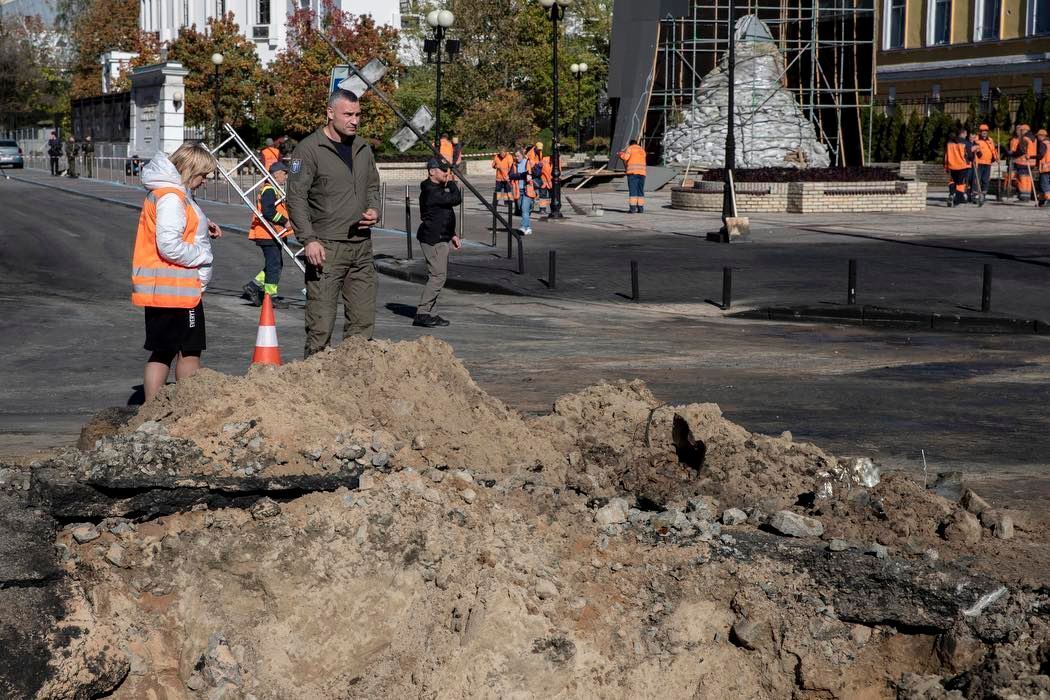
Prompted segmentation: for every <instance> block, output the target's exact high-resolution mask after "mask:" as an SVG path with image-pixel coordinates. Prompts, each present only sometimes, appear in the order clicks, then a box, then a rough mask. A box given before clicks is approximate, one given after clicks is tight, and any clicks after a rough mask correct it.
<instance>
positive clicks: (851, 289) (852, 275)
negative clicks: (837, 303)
mask: <svg viewBox="0 0 1050 700" xmlns="http://www.w3.org/2000/svg"><path fill="white" fill-rule="evenodd" d="M846 303H847V304H856V303H857V261H856V260H853V259H852V258H851V259H850V261H849V281H848V282H847V284H846Z"/></svg>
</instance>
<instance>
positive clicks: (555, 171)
mask: <svg viewBox="0 0 1050 700" xmlns="http://www.w3.org/2000/svg"><path fill="white" fill-rule="evenodd" d="M539 1H540V5H542V6H543V8H544V9H545V10H547V12H548V14H549V16H550V18H551V47H552V51H551V70H552V72H553V74H554V110H553V112H552V114H551V117H552V118H551V122H552V124H551V132H552V135H551V213H550V215H549V216H548V217H547V218H548V219H564V218H565V216H564V215H563V214H562V213H561V154H560V153H559V146H560V144H559V143H558V22H559V21H560V20H561V19H562V18H563V17H565V8H567V7H568V6H569V5H571V4H572V0H539Z"/></svg>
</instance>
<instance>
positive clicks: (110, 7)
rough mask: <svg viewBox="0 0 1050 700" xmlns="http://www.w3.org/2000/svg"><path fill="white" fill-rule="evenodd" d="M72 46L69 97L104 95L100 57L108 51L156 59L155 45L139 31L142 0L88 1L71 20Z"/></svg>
mask: <svg viewBox="0 0 1050 700" xmlns="http://www.w3.org/2000/svg"><path fill="white" fill-rule="evenodd" d="M68 21H69V22H71V29H70V34H69V39H70V43H71V44H72V47H73V58H72V84H71V86H70V96H71V97H73V98H78V97H91V96H93V95H100V94H102V78H101V68H100V66H99V62H98V59H99V56H101V55H102V54H104V53H105V52H107V51H111V50H117V51H133V52H136V53H139V54H142V56H143V57H144V59H149V58H155V56H156V42H155V41H154V40H153V39H152V37H151V36H149V35H147V34H146V33H145V32H142V31H140V30H139V0H86V1H85V2H81V3H78V4H77V5H76V12H75V13H73V14H71V15H70V17H69V19H68Z"/></svg>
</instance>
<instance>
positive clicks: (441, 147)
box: [438, 134, 455, 165]
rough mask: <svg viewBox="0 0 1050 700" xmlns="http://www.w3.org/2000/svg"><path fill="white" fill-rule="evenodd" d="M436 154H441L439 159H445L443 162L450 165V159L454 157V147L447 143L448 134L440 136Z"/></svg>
mask: <svg viewBox="0 0 1050 700" xmlns="http://www.w3.org/2000/svg"><path fill="white" fill-rule="evenodd" d="M438 152H439V153H441V157H442V158H444V159H445V162H447V163H448V164H449V165H452V159H453V158H454V157H455V147H453V145H452V142H451V141H449V138H448V134H441V140H440V141H438Z"/></svg>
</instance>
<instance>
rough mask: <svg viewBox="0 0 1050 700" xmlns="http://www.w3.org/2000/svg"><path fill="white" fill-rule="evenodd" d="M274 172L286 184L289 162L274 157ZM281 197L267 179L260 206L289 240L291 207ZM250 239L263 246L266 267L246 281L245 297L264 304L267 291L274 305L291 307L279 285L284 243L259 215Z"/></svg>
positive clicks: (271, 167) (253, 218) (249, 235)
mask: <svg viewBox="0 0 1050 700" xmlns="http://www.w3.org/2000/svg"><path fill="white" fill-rule="evenodd" d="M270 175H271V176H272V177H273V179H274V182H276V183H277V184H278V185H280V186H281V187H282V188H283V187H284V186H285V183H287V182H288V166H287V165H285V164H284V163H282V162H281V161H279V160H277V161H274V162H273V163H271V164H270ZM278 199H279V195H278V193H277V188H276V187H274V185H273V183H272V182H270V181H267V182H266V184H265V185H263V187H262V190H261V191H260V192H259V198H258V200H257V202H256V207H257V208H258V210H259V211H260V212H261V213H262V215H263V218H264V219H266V221H269V222H270V226H271V227H272V228H273V229H274V231H275V232H276V233H277V234H278V235H279V236H280V237H281V238H283V239H286V240H287V238H288V237H289V236H291V235H292V229H291V227H290V226H289V225H288V209H287V208H286V207H285V205H284V202H278V201H277V200H278ZM248 240H251V241H255V245H257V246H259V248H260V249H262V254H263V269H262V270H260V271H259V274H257V275H256V276H255V279H254V280H252V281H251V282H249V283H248V284H246V285H244V288H243V289H244V294H243V295H242V298H244V299H248V300H249V301H251V302H252V305H254V306H262V304H263V295H264V294H267V295H269V297H270V301H271V302H272V303H273V306H274V308H278V309H286V308H288V302H287V301H285V300H284V299H281V298H280V297H278V296H277V285H278V284H280V282H281V270H282V269H283V268H284V250H283V248H282V246H281V244H280V243H278V242H277V241H275V240H274V238H273V236H271V235H270V232H269V231H268V230H267V228H266V226H265V224H263V222H262V221H261V220H260V219H259V217H258V216H253V217H252V225H251V228H249V229H248Z"/></svg>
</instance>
